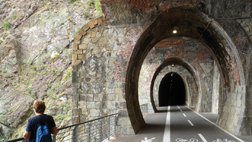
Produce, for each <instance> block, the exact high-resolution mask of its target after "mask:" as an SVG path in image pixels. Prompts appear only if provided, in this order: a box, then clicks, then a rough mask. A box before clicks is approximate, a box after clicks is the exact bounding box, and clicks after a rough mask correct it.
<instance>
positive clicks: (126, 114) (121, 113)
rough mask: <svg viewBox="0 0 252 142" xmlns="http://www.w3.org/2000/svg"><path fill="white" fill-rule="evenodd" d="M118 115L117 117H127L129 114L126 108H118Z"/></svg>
mask: <svg viewBox="0 0 252 142" xmlns="http://www.w3.org/2000/svg"><path fill="white" fill-rule="evenodd" d="M118 116H119V117H128V116H129V114H128V111H127V109H124V110H119V112H118Z"/></svg>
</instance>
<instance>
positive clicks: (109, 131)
mask: <svg viewBox="0 0 252 142" xmlns="http://www.w3.org/2000/svg"><path fill="white" fill-rule="evenodd" d="M108 140H110V116H109V117H108Z"/></svg>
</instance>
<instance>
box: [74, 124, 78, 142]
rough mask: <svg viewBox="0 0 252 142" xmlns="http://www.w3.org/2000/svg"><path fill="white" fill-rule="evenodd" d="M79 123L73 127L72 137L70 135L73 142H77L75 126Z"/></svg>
mask: <svg viewBox="0 0 252 142" xmlns="http://www.w3.org/2000/svg"><path fill="white" fill-rule="evenodd" d="M78 126H79V125H77V126H75V127H74V129H73V137H72V141H73V142H77V128H78Z"/></svg>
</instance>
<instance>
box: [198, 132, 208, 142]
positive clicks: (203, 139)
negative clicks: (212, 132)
mask: <svg viewBox="0 0 252 142" xmlns="http://www.w3.org/2000/svg"><path fill="white" fill-rule="evenodd" d="M198 135H199V137H200V138H201V139H202V141H203V142H207V140H206V139H205V138H204V137H203V135H201V134H198Z"/></svg>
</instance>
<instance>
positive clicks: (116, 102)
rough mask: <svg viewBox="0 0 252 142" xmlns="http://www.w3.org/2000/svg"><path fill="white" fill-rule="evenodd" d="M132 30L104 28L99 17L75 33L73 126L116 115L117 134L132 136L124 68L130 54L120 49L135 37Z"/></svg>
mask: <svg viewBox="0 0 252 142" xmlns="http://www.w3.org/2000/svg"><path fill="white" fill-rule="evenodd" d="M135 31H137V29H134V27H133V28H132V27H125V28H124V27H121V28H115V27H106V26H105V25H104V24H103V21H102V18H98V19H93V20H91V21H90V22H89V23H87V24H86V25H85V26H83V27H82V28H81V29H80V31H79V32H78V33H77V35H76V37H75V41H74V45H73V56H72V58H73V86H74V90H73V92H74V96H73V106H74V107H73V123H78V122H83V121H87V120H91V119H94V118H97V117H101V116H106V115H109V114H113V113H119V114H118V115H119V117H118V120H117V134H118V135H121V134H133V133H134V132H133V129H132V126H131V123H130V120H129V118H128V112H127V108H126V102H125V75H126V69H125V68H126V67H127V60H128V58H129V56H127V55H129V54H130V52H131V51H127V50H128V49H122V47H123V46H126V47H127V45H130V44H129V41H128V40H127V38H125V37H127V36H131V35H136V34H135V33H134V32H135ZM132 32H133V33H132ZM122 50H123V51H122ZM125 51H127V52H128V53H127V52H125Z"/></svg>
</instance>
